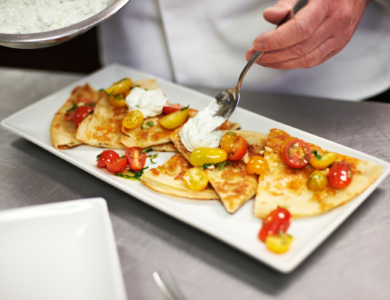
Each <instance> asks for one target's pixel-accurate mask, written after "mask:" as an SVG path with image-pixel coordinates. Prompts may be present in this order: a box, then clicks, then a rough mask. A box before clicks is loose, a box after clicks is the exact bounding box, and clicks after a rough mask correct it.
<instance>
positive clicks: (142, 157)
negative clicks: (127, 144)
mask: <svg viewBox="0 0 390 300" xmlns="http://www.w3.org/2000/svg"><path fill="white" fill-rule="evenodd" d="M141 151H142V148H140V147H131V148H127V149H126V157H127V161H128V162H129V165H130V169H132V170H133V171H140V170H142V169H143V168H144V166H145V161H146V158H147V155H146V154H145V153H142V152H141Z"/></svg>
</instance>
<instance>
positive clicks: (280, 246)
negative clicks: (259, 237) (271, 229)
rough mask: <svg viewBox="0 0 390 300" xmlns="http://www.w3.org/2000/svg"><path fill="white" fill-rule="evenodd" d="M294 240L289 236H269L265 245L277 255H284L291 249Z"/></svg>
mask: <svg viewBox="0 0 390 300" xmlns="http://www.w3.org/2000/svg"><path fill="white" fill-rule="evenodd" d="M292 240H293V238H292V236H291V235H288V234H280V235H272V236H267V238H266V239H265V244H266V245H267V248H268V249H269V250H270V251H272V252H274V253H277V254H282V253H284V252H287V251H288V249H290V244H291V242H292Z"/></svg>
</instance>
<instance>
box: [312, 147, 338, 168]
mask: <svg viewBox="0 0 390 300" xmlns="http://www.w3.org/2000/svg"><path fill="white" fill-rule="evenodd" d="M313 152H314V151H313ZM315 154H316V153H312V155H311V159H310V163H311V165H312V166H313V167H314V168H316V169H320V170H323V169H326V168H327V167H329V166H330V165H331V164H333V163H334V161H335V160H336V158H337V153H333V152H325V153H322V154H320V153H318V154H317V155H315Z"/></svg>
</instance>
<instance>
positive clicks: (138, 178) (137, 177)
mask: <svg viewBox="0 0 390 300" xmlns="http://www.w3.org/2000/svg"><path fill="white" fill-rule="evenodd" d="M146 169H149V167H145V168H143V169H142V170H140V171H138V172H134V171H132V170H131V172H133V173H134V174H135V175H134V176H130V175H127V174H122V173H116V174H114V175H115V176H118V177H122V178H125V179H134V180H139V181H141V176H142V175H143V174H144V170H146Z"/></svg>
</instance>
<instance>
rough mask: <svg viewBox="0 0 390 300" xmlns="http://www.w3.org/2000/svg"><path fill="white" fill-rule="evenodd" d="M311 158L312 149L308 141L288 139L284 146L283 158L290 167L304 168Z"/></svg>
mask: <svg viewBox="0 0 390 300" xmlns="http://www.w3.org/2000/svg"><path fill="white" fill-rule="evenodd" d="M310 158H311V150H310V146H309V144H308V143H306V142H304V141H302V140H300V139H296V138H293V139H290V140H287V141H286V143H285V144H284V147H283V148H282V159H283V161H284V163H285V164H286V165H287V166H289V167H290V168H294V169H302V168H303V167H305V166H306V165H307V164H308V163H309V161H310Z"/></svg>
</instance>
